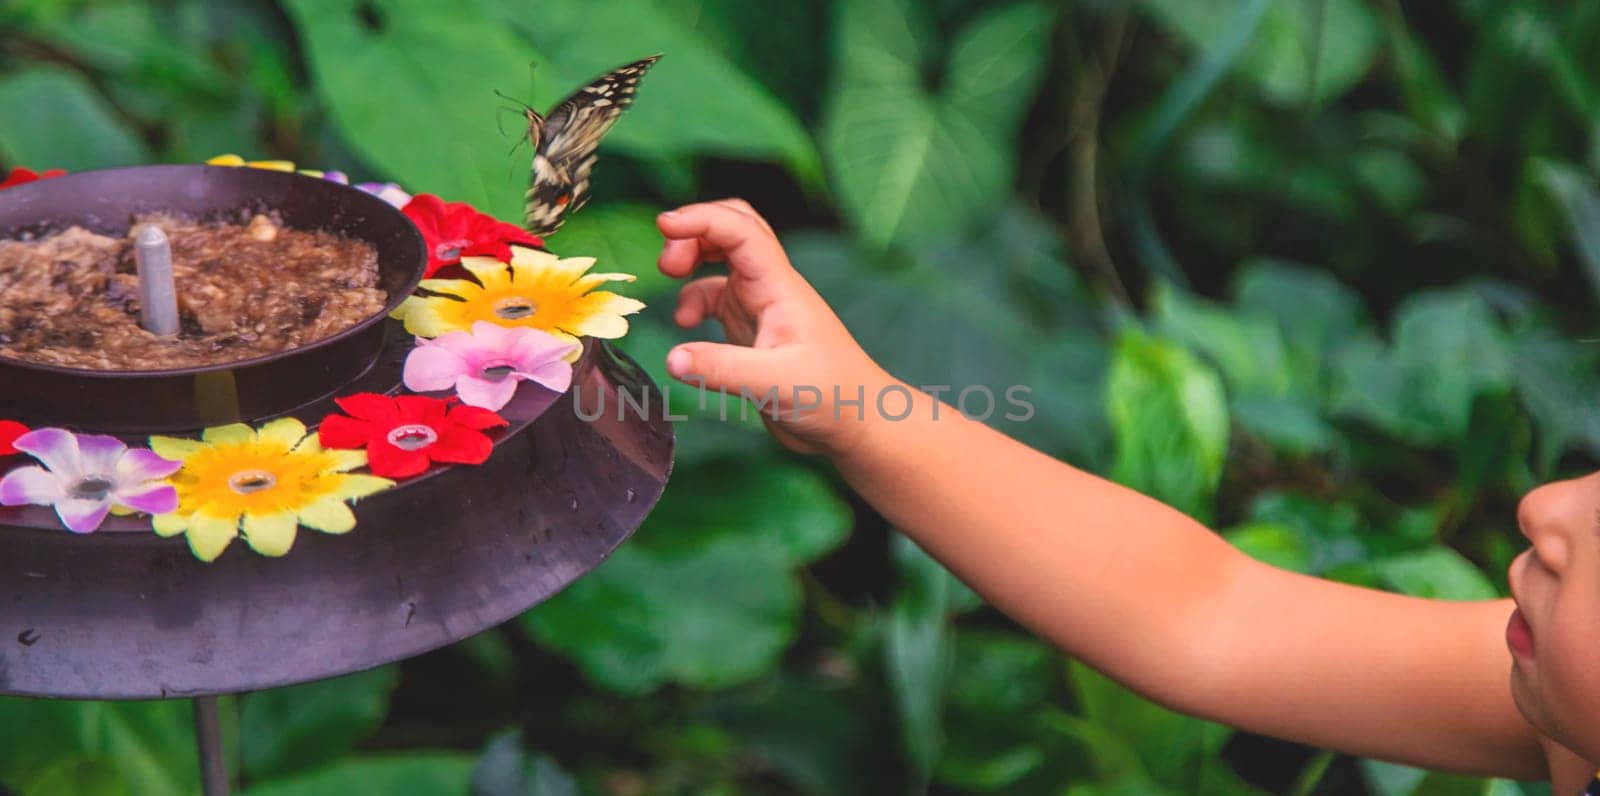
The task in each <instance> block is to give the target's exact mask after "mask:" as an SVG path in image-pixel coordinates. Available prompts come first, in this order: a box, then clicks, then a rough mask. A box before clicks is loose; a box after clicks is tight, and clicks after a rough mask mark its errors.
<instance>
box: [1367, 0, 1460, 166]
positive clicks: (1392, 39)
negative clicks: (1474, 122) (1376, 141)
mask: <svg viewBox="0 0 1600 796" xmlns="http://www.w3.org/2000/svg"><path fill="white" fill-rule="evenodd" d="M1383 22H1384V30H1385V32H1386V33H1387V35H1388V38H1389V51H1390V55H1391V57H1392V58H1393V62H1394V69H1395V73H1396V77H1397V78H1398V80H1399V83H1400V92H1401V99H1402V101H1403V102H1404V103H1405V107H1406V112H1407V114H1409V115H1410V117H1411V118H1412V119H1413V120H1414V121H1416V122H1417V123H1418V124H1419V125H1421V126H1422V127H1423V128H1425V129H1427V130H1428V131H1429V132H1430V133H1433V135H1434V136H1436V137H1438V138H1439V139H1441V140H1442V141H1444V142H1445V143H1446V144H1448V145H1449V146H1450V147H1451V148H1454V146H1455V143H1456V142H1457V141H1458V140H1460V138H1461V135H1462V133H1463V132H1464V131H1465V129H1466V120H1467V119H1466V110H1465V109H1464V108H1462V106H1461V100H1460V99H1459V98H1458V97H1456V95H1455V93H1454V92H1453V91H1452V90H1451V89H1450V85H1449V83H1447V82H1446V81H1445V79H1444V75H1443V74H1442V73H1441V72H1440V70H1439V65H1438V64H1437V63H1435V61H1434V59H1433V56H1432V54H1431V53H1429V52H1428V50H1427V48H1426V47H1424V46H1423V45H1422V43H1421V42H1419V41H1418V40H1417V37H1415V36H1413V35H1412V34H1411V31H1410V30H1408V29H1407V28H1406V22H1405V18H1404V17H1403V16H1402V15H1401V13H1400V8H1399V6H1392V7H1391V8H1390V13H1385V14H1384V15H1383Z"/></svg>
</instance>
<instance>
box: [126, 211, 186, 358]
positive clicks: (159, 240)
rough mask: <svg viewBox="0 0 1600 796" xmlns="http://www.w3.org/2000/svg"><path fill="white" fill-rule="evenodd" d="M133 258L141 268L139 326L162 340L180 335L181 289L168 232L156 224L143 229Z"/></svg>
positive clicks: (137, 239)
mask: <svg viewBox="0 0 1600 796" xmlns="http://www.w3.org/2000/svg"><path fill="white" fill-rule="evenodd" d="M133 259H134V260H135V261H136V262H137V263H138V265H139V325H140V326H143V327H144V329H145V331H147V332H149V333H151V334H154V335H160V336H162V337H170V336H171V335H175V334H177V333H178V290H177V287H176V286H175V285H174V284H173V282H172V245H171V244H170V243H169V242H168V241H167V235H166V233H164V232H162V231H161V228H160V227H158V226H155V225H154V224H152V225H150V226H147V227H145V228H144V229H143V230H141V231H140V232H139V237H138V238H136V239H135V240H134V242H133Z"/></svg>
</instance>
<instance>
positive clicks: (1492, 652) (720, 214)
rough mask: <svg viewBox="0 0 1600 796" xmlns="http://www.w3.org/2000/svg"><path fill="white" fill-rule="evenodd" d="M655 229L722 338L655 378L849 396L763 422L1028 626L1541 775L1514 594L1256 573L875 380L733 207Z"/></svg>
mask: <svg viewBox="0 0 1600 796" xmlns="http://www.w3.org/2000/svg"><path fill="white" fill-rule="evenodd" d="M659 225H660V228H661V230H662V232H663V234H664V235H665V236H666V237H667V243H666V245H665V247H664V248H663V251H662V255H661V269H662V270H663V271H664V272H666V273H668V274H670V275H673V276H680V277H681V276H687V275H688V274H689V273H690V272H691V271H692V270H693V268H694V266H695V265H696V264H697V263H698V262H700V261H705V260H722V259H726V260H727V261H728V262H729V266H730V273H729V276H728V277H727V278H722V277H710V278H706V279H701V280H697V281H696V282H692V283H690V284H689V285H688V286H686V287H685V288H684V291H683V296H682V299H681V302H680V306H679V309H678V315H677V320H678V322H679V323H680V324H682V325H685V326H692V325H696V324H698V323H700V322H701V321H702V320H704V319H705V318H707V317H715V318H717V319H718V320H720V321H721V322H722V323H723V325H724V328H725V329H726V331H727V334H728V338H729V341H730V343H731V344H716V343H688V344H685V345H683V346H679V347H678V348H677V349H674V351H673V352H672V354H670V355H669V358H668V370H669V371H670V372H671V373H672V374H673V375H674V376H675V377H678V378H680V379H686V380H690V381H691V382H692V383H699V380H700V378H703V379H704V381H705V382H706V384H707V385H708V386H709V387H710V388H711V389H716V388H719V387H723V388H727V389H728V390H729V391H730V392H733V393H737V392H738V391H739V390H740V389H741V388H744V389H747V390H749V392H750V393H751V394H754V395H763V394H766V393H767V391H768V390H769V389H770V388H773V387H776V388H778V390H779V395H780V396H781V397H784V398H787V397H789V396H791V395H792V389H793V388H794V387H796V386H814V387H817V388H819V389H820V390H821V391H822V393H823V394H824V396H825V399H831V397H832V388H833V386H834V385H836V384H837V385H841V386H843V387H844V388H846V389H844V390H843V393H844V395H846V396H854V394H855V387H856V386H857V385H861V386H863V387H864V388H865V391H866V395H867V398H868V401H867V419H866V420H864V421H858V420H856V410H855V409H854V407H849V408H848V409H847V410H846V411H845V412H844V413H843V414H842V416H836V415H835V414H834V407H833V406H832V405H831V400H824V405H823V406H822V407H820V408H819V409H817V410H815V411H813V412H810V413H807V414H805V415H804V416H802V417H799V418H792V417H790V416H789V413H791V412H792V411H793V409H794V408H795V407H794V406H793V405H792V403H791V402H789V401H786V400H780V404H781V410H782V412H783V413H784V415H783V417H782V418H781V419H780V420H778V421H771V422H769V426H771V427H772V428H773V431H774V433H775V434H776V435H778V437H779V439H780V440H782V441H784V442H785V444H788V445H790V446H791V447H794V448H796V449H799V450H806V451H815V452H819V453H823V454H825V455H828V456H829V457H830V458H832V459H833V460H834V462H835V464H836V465H837V466H838V467H839V469H840V471H841V472H842V473H843V474H844V476H845V477H846V478H847V479H848V480H849V481H850V483H851V485H852V486H853V487H855V488H856V490H857V491H859V492H860V494H861V495H862V496H863V497H864V498H866V499H867V500H868V501H869V502H870V503H872V505H873V506H874V507H875V508H876V509H877V510H878V511H879V512H881V513H882V514H883V515H884V516H885V517H886V518H888V519H889V521H890V522H892V523H893V524H894V525H895V526H896V527H898V528H900V529H902V530H904V531H905V532H906V533H907V534H908V535H910V536H911V537H912V538H913V539H914V540H915V541H916V542H917V543H918V544H919V545H921V546H922V547H923V548H924V549H925V550H927V551H928V552H929V553H930V554H932V555H933V556H934V557H936V558H938V559H939V560H940V561H941V562H943V563H944V564H945V565H946V566H948V567H949V568H950V569H951V570H953V571H954V572H955V573H956V574H957V575H958V576H960V577H961V579H962V580H963V581H965V582H966V583H968V584H969V585H970V586H972V587H973V588H974V589H975V590H977V591H978V592H979V593H980V594H982V595H983V596H984V597H985V598H986V599H988V600H989V601H990V602H991V603H992V604H993V605H995V606H996V607H997V608H999V609H1000V610H1002V611H1005V612H1006V613H1007V614H1008V615H1010V616H1012V617H1014V618H1015V619H1017V620H1018V621H1020V622H1022V623H1023V624H1025V625H1027V626H1028V627H1029V628H1031V629H1032V630H1033V631H1035V632H1036V633H1038V634H1040V635H1041V636H1043V637H1045V638H1046V639H1048V640H1050V641H1052V642H1054V643H1055V644H1057V645H1059V646H1061V647H1062V648H1063V649H1065V650H1067V651H1069V652H1071V653H1072V654H1074V655H1076V656H1078V657H1080V658H1081V659H1083V660H1084V661H1085V662H1087V663H1089V664H1091V665H1093V666H1094V667H1096V668H1098V669H1100V670H1102V671H1104V672H1106V673H1108V674H1110V675H1111V676H1113V677H1115V678H1117V679H1118V680H1120V681H1122V682H1124V683H1126V684H1127V685H1129V686H1131V687H1133V688H1134V689H1136V690H1138V691H1140V692H1141V693H1143V694H1145V695H1147V696H1149V697H1150V698H1152V699H1155V700H1157V701H1159V702H1162V703H1164V704H1166V705H1169V706H1171V707H1173V708H1175V709H1178V710H1182V711H1184V712H1187V713H1192V714H1195V715H1199V716H1204V717H1206V718H1211V719H1215V720H1218V721H1222V722H1225V723H1227V724H1230V725H1234V726H1237V727H1241V728H1245V729H1248V730H1252V731H1256V732H1261V733H1264V734H1268V735H1274V736H1277V737H1282V738H1288V739H1293V740H1298V741H1301V742H1305V743H1310V744H1314V745H1318V746H1324V747H1328V748H1333V749H1339V750H1343V751H1347V752H1351V753H1355V754H1363V755H1369V756H1373V757H1379V758H1384V759H1388V760H1394V761H1398V762H1405V763H1410V764H1413V765H1418V766H1424V767H1429V768H1439V769H1449V770H1455V771H1460V772H1465V773H1477V774H1498V775H1504V776H1516V777H1524V778H1534V777H1543V776H1546V775H1547V774H1546V766H1545V760H1544V757H1543V755H1542V754H1541V750H1540V748H1539V742H1538V740H1537V738H1538V736H1537V735H1536V733H1535V732H1534V731H1533V729H1532V728H1531V727H1530V726H1529V725H1528V724H1527V723H1526V721H1525V720H1524V719H1523V718H1522V716H1521V715H1520V714H1519V713H1518V712H1517V709H1516V706H1515V704H1514V703H1513V702H1512V700H1511V696H1510V691H1509V687H1508V680H1507V677H1508V672H1509V670H1510V663H1511V660H1510V654H1509V653H1508V652H1507V651H1506V649H1505V643H1504V629H1505V625H1506V620H1507V618H1508V616H1509V614H1510V612H1511V605H1510V602H1509V601H1505V600H1501V601H1494V602H1478V603H1449V602H1441V601H1433V600H1422V599H1416V598H1410V597H1404V596H1400V595H1394V594H1388V593H1384V592H1378V591H1373V590H1368V589H1361V588H1356V587H1352V586H1347V585H1343V584H1337V583H1332V582H1328V581H1322V580H1318V579H1315V578H1310V577H1305V576H1301V575H1298V574H1295V573H1291V572H1287V571H1284V570H1279V569H1275V568H1273V567H1269V566H1266V565H1264V564H1261V563H1258V562H1256V561H1254V560H1253V559H1251V558H1249V557H1247V556H1245V555H1243V554H1241V553H1239V552H1237V551H1236V550H1234V549H1233V548H1232V547H1231V546H1229V545H1228V544H1227V543H1226V542H1224V541H1223V540H1222V539H1220V538H1219V537H1218V536H1217V535H1216V534H1214V533H1212V532H1211V531H1210V530H1208V529H1207V528H1205V527H1204V526H1202V525H1200V524H1198V523H1196V522H1195V521H1193V520H1192V519H1190V518H1189V517H1187V516H1186V515H1184V514H1182V513H1180V512H1178V511H1176V510H1174V509H1172V508H1170V507H1167V506H1165V505H1163V504H1161V503H1159V502H1157V501H1155V500H1152V499H1150V498H1147V497H1145V496H1143V495H1140V494H1139V493H1137V492H1134V491H1132V490H1130V489H1127V488H1124V487H1122V486H1119V485H1116V484H1114V483H1111V482H1108V481H1105V480H1103V479H1100V478H1098V477H1096V476H1093V475H1090V474H1088V473H1086V472H1083V471H1081V470H1077V469H1075V468H1073V467H1070V466H1068V465H1066V464H1063V463H1061V462H1058V461H1055V460H1053V459H1051V458H1049V457H1047V456H1045V455H1043V454H1041V453H1038V452H1036V451H1034V450H1032V449H1030V448H1028V447H1026V446H1024V445H1022V444H1020V443H1017V442H1015V441H1013V440H1011V439H1009V438H1007V437H1005V436H1004V435H1002V434H999V433H998V432H995V431H993V430H991V429H989V428H987V427H985V426H983V425H982V424H980V423H977V422H973V421H969V420H966V419H964V418H962V416H961V415H960V413H959V412H957V411H956V410H955V409H954V408H952V407H950V406H948V405H943V404H937V402H935V401H934V400H933V399H932V398H931V397H930V396H928V395H926V394H924V393H921V392H919V391H916V390H915V389H911V388H909V387H907V386H906V385H903V384H901V383H899V382H897V381H895V380H894V379H892V377H890V376H888V375H887V374H886V373H884V372H883V371H882V370H881V369H880V368H878V367H877V366H876V365H875V364H874V363H872V361H871V360H870V359H869V358H868V357H867V356H866V354H865V353H864V352H862V351H861V349H860V347H859V346H857V345H856V344H855V342H854V341H853V340H852V339H851V338H850V336H849V333H848V332H846V331H845V330H844V328H843V326H842V325H841V324H840V323H839V321H838V319H837V318H836V317H835V316H834V315H833V313H832V312H831V311H830V310H829V309H828V308H827V306H826V304H825V303H823V301H822V300H821V298H820V297H818V296H817V294H816V293H815V291H813V290H812V289H811V287H810V286H809V285H807V284H806V282H805V281H804V279H803V278H801V276H800V275H799V274H798V273H797V272H796V271H795V270H794V269H793V268H792V266H790V265H789V262H788V259H787V257H786V255H785V254H784V252H783V250H782V248H781V247H780V246H779V244H778V242H777V240H776V238H775V237H773V235H772V233H771V231H770V229H768V228H767V227H766V225H765V222H763V221H761V219H760V217H759V216H757V215H756V214H755V213H754V211H752V210H750V208H749V206H748V205H745V204H743V203H742V202H738V201H737V200H732V201H729V202H723V203H710V204H701V205H692V206H689V207H686V208H682V209H680V210H678V211H676V212H674V213H671V214H666V215H663V216H662V218H661V219H660V220H659ZM696 377H700V378H696ZM885 387H893V388H900V389H905V390H906V391H907V393H908V394H910V395H913V396H915V405H914V411H913V412H912V414H911V416H910V417H909V418H907V419H905V420H902V421H898V422H895V421H890V420H888V419H886V418H883V417H880V416H878V414H877V412H876V408H875V406H874V404H875V401H874V398H875V396H876V395H877V394H878V392H879V391H880V390H881V389H883V388H885ZM1061 388H1062V389H1068V388H1070V386H1068V385H1062V386H1061ZM894 394H895V396H896V397H894V398H891V399H889V403H888V408H889V411H890V412H892V413H898V412H899V411H900V407H901V405H902V404H901V401H902V399H901V398H900V397H899V396H900V395H901V393H899V392H898V391H897V392H896V393H894ZM936 406H937V410H938V419H937V420H935V419H933V417H934V411H935V407H936Z"/></svg>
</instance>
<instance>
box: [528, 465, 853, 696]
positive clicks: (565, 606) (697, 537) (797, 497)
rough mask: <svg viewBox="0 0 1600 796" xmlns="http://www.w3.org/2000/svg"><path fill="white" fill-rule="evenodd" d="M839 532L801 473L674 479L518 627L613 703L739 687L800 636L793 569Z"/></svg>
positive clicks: (846, 518)
mask: <svg viewBox="0 0 1600 796" xmlns="http://www.w3.org/2000/svg"><path fill="white" fill-rule="evenodd" d="M774 506H784V507H788V510H786V511H783V512H775V511H773V507H774ZM849 529H850V512H849V510H848V508H847V507H846V506H845V505H844V504H843V503H842V502H841V501H840V500H839V498H838V497H837V496H836V495H835V494H834V493H833V490H832V488H831V487H830V486H829V485H828V483H827V481H825V480H824V479H822V478H821V477H819V476H817V475H816V474H815V473H813V472H812V471H810V470H806V469H802V468H798V467H793V466H777V465H770V466H760V467H748V466H747V467H743V468H738V469H733V470H729V469H727V468H725V467H705V468H702V469H700V470H698V471H695V472H689V473H683V474H674V476H673V488H672V489H670V490H668V491H667V493H666V495H665V496H664V497H663V498H662V500H661V503H660V505H659V506H658V507H657V508H656V511H655V513H653V514H652V515H651V516H650V518H649V519H648V520H647V521H646V522H645V525H644V527H643V528H641V529H640V531H639V533H638V534H637V535H636V537H635V538H634V539H633V540H632V541H630V542H629V543H628V544H626V545H624V546H623V547H621V548H620V549H618V550H617V552H616V553H615V554H614V555H612V557H611V559H610V560H609V561H607V562H606V563H605V564H603V565H601V566H600V567H599V568H598V569H596V570H595V571H594V572H593V573H591V574H589V575H588V576H586V577H584V578H583V579H581V580H579V581H578V582H577V583H575V584H573V585H572V586H571V587H570V588H568V590H567V591H566V592H564V593H563V594H561V595H560V596H559V597H557V598H556V599H554V600H551V601H550V602H549V603H547V604H545V605H543V606H540V607H539V608H537V609H535V610H533V611H531V612H529V613H528V614H526V615H525V616H524V617H523V624H524V627H526V628H527V629H528V631H529V632H530V633H532V634H533V636H534V637H535V638H537V639H538V640H539V641H541V642H543V643H545V644H548V645H550V646H552V647H555V648H556V649H558V650H560V651H561V652H563V653H565V654H566V655H568V656H570V657H571V658H572V659H573V660H574V661H576V662H577V663H578V665H579V666H581V667H582V668H583V670H584V672H585V673H586V674H587V675H588V676H589V677H590V678H591V679H592V680H593V681H594V682H596V683H597V684H599V685H601V686H603V687H605V688H607V689H610V690H613V691H617V692H620V693H626V694H642V693H647V692H649V691H652V690H654V689H655V688H657V687H659V686H661V685H662V684H664V683H666V682H669V681H673V682H679V683H683V684H685V685H689V686H693V687H700V688H716V687H726V686H730V685H734V684H736V683H741V682H745V681H748V680H750V679H752V678H754V677H756V676H758V675H760V674H761V673H763V672H766V671H768V670H770V669H771V668H772V667H773V666H774V665H776V663H777V661H778V656H779V655H781V654H782V653H783V650H784V649H785V648H787V646H788V645H789V642H790V641H791V640H792V639H793V637H794V634H795V632H796V631H797V630H798V620H799V614H800V608H801V592H800V586H799V584H798V583H797V582H796V580H795V578H794V574H793V573H794V570H795V569H796V568H797V567H799V566H801V565H803V564H805V563H807V562H809V561H811V560H814V559H816V558H817V557H819V556H821V555H823V554H824V553H826V552H827V551H828V550H829V549H831V548H832V547H833V546H835V545H837V544H838V543H839V542H840V541H841V540H843V538H844V536H845V535H846V534H847V533H848V532H849Z"/></svg>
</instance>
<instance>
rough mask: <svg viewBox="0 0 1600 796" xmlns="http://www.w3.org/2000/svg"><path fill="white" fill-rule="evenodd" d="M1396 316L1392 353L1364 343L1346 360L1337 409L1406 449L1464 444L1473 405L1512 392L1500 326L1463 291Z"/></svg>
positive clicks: (1416, 300)
mask: <svg viewBox="0 0 1600 796" xmlns="http://www.w3.org/2000/svg"><path fill="white" fill-rule="evenodd" d="M1396 316H1397V317H1396V321H1395V331H1394V344H1393V345H1392V346H1391V347H1389V348H1388V349H1385V348H1384V347H1383V346H1382V345H1380V344H1378V343H1376V342H1373V341H1368V340H1363V341H1358V342H1357V343H1355V344H1352V345H1349V346H1347V347H1346V348H1345V350H1344V351H1343V352H1342V354H1341V357H1340V361H1339V366H1338V367H1339V371H1340V377H1341V385H1340V387H1339V388H1338V390H1337V392H1336V394H1335V397H1334V405H1335V408H1336V409H1337V410H1339V411H1341V412H1345V413H1348V414H1350V415H1352V416H1354V417H1358V418H1361V419H1364V420H1367V421H1368V422H1370V423H1372V424H1373V425H1375V426H1377V427H1378V428H1380V429H1383V430H1384V431H1387V432H1389V433H1391V434H1394V435H1395V436H1398V437H1400V438H1401V439H1404V440H1407V441H1409V442H1414V443H1418V444H1438V443H1442V442H1448V441H1453V440H1459V439H1460V438H1461V436H1462V435H1463V434H1465V433H1466V431H1467V424H1468V421H1469V419H1470V416H1471V412H1472V403H1473V400H1474V399H1475V398H1476V397H1477V396H1478V395H1480V394H1482V393H1485V392H1494V391H1498V390H1503V389H1506V388H1508V387H1509V386H1510V382H1511V372H1512V363H1511V358H1510V355H1511V351H1510V346H1509V343H1508V341H1507V338H1506V335H1505V332H1504V330H1503V327H1502V325H1501V323H1500V322H1499V320H1498V319H1497V318H1496V317H1495V315H1494V312H1493V311H1492V310H1491V309H1490V307H1489V306H1488V304H1487V303H1485V302H1484V300H1483V299H1482V298H1481V297H1479V296H1478V295H1477V294H1475V293H1473V292H1472V291H1471V290H1469V289H1465V288H1457V289H1452V290H1440V291H1432V292H1428V293H1421V294H1416V295H1414V296H1413V297H1411V298H1410V299H1408V300H1407V301H1406V302H1405V303H1404V304H1403V305H1402V306H1401V307H1400V309H1399V311H1398V312H1397V313H1396Z"/></svg>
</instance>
